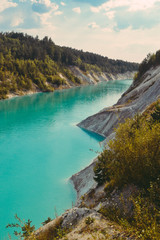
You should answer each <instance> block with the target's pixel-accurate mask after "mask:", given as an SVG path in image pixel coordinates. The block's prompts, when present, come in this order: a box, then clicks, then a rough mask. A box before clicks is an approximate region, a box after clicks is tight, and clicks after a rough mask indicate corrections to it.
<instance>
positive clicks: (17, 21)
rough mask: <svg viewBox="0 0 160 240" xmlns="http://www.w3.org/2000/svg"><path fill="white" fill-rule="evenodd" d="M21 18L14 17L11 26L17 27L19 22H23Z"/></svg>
mask: <svg viewBox="0 0 160 240" xmlns="http://www.w3.org/2000/svg"><path fill="white" fill-rule="evenodd" d="M23 21H24V20H23V18H22V17H15V18H14V19H13V20H12V22H11V27H17V26H19V25H20V24H21V23H23Z"/></svg>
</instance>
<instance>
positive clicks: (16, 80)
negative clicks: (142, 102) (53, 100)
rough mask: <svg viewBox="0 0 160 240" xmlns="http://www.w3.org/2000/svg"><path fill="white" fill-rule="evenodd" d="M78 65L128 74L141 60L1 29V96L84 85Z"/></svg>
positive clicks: (85, 68) (82, 71)
mask: <svg viewBox="0 0 160 240" xmlns="http://www.w3.org/2000/svg"><path fill="white" fill-rule="evenodd" d="M73 67H74V68H73ZM75 69H76V70H77V69H78V70H79V71H80V73H83V74H82V76H85V75H86V74H87V73H88V71H90V72H94V73H98V74H100V73H102V72H103V73H107V74H124V73H126V72H134V71H137V69H138V64H137V63H130V62H126V61H122V60H113V59H109V58H107V57H103V56H100V55H98V54H93V53H89V52H83V51H82V50H81V51H79V50H76V49H72V48H68V47H60V46H57V45H55V43H54V42H53V41H52V39H51V38H48V37H44V38H43V39H42V40H39V38H38V37H35V38H34V37H32V36H29V35H27V34H23V33H15V32H10V33H0V99H4V98H7V96H8V95H9V94H18V95H20V94H24V92H28V91H32V92H36V91H53V90H54V89H57V88H65V87H69V86H75V85H80V84H82V83H83V80H82V77H81V78H79V75H77V74H76V71H75ZM93 78H94V77H93Z"/></svg>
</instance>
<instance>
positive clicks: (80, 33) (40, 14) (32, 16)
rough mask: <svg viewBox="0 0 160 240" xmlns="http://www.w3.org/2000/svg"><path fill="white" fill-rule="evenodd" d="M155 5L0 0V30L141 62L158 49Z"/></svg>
mask: <svg viewBox="0 0 160 240" xmlns="http://www.w3.org/2000/svg"><path fill="white" fill-rule="evenodd" d="M159 13H160V0H1V1H0V31H17V32H25V33H28V34H31V35H33V36H36V35H38V36H39V38H43V37H44V36H49V37H51V38H52V40H53V41H54V42H55V43H56V44H58V45H61V46H62V45H63V46H70V47H73V48H77V49H83V50H84V51H91V52H95V53H99V54H101V55H104V56H108V57H110V58H115V59H123V60H128V61H137V62H140V61H142V60H143V58H144V57H145V56H146V55H147V54H148V53H149V52H151V53H152V52H155V51H156V50H158V49H159V48H160V44H159V42H160V41H159V40H160V16H159Z"/></svg>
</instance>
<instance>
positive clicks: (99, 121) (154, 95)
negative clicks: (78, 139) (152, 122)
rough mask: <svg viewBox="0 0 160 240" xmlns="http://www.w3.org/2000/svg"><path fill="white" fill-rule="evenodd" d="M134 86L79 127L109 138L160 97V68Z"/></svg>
mask: <svg viewBox="0 0 160 240" xmlns="http://www.w3.org/2000/svg"><path fill="white" fill-rule="evenodd" d="M134 84H135V83H133V85H132V86H131V87H130V88H129V89H128V91H127V92H126V93H124V94H123V95H122V97H121V98H120V100H119V101H118V102H117V103H116V104H115V105H114V106H112V107H108V108H104V109H103V110H102V111H100V112H99V113H97V114H95V115H93V116H91V117H88V118H87V119H85V120H83V121H82V122H81V123H79V124H78V126H79V127H81V128H84V129H87V130H89V131H92V132H95V133H98V134H100V135H102V136H105V137H108V136H109V135H110V134H111V133H112V132H113V129H114V128H115V127H116V126H117V125H118V123H120V122H123V121H124V119H126V118H129V117H133V116H134V115H135V114H136V113H141V112H143V111H144V110H145V108H146V107H147V106H148V105H149V104H151V103H152V102H154V101H156V100H157V99H158V98H159V97H160V66H158V67H156V68H152V69H150V70H149V71H147V72H146V73H145V74H144V76H143V78H142V79H141V81H140V83H139V84H136V86H135V85H134Z"/></svg>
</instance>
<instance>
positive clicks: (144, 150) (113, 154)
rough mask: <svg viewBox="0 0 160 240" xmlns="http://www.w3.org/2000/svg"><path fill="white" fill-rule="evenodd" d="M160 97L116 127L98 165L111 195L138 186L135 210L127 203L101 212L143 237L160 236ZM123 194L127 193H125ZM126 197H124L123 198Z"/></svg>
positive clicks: (97, 172) (97, 174) (99, 179)
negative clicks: (127, 211)
mask: <svg viewBox="0 0 160 240" xmlns="http://www.w3.org/2000/svg"><path fill="white" fill-rule="evenodd" d="M159 143H160V101H158V102H156V103H154V104H152V105H151V106H150V107H149V108H148V109H147V110H146V112H145V113H144V114H142V115H141V116H139V115H137V116H135V118H133V119H127V120H126V121H125V123H123V124H120V125H119V127H118V128H117V130H116V137H115V139H114V140H112V141H110V142H109V149H105V150H104V151H103V152H102V154H101V155H100V156H99V158H98V162H97V164H96V166H95V169H94V171H95V180H96V181H97V182H98V184H99V185H101V184H104V183H105V191H106V194H107V197H109V196H110V194H111V193H112V192H113V190H115V189H119V190H122V189H123V188H124V187H125V186H127V185H133V186H136V187H138V191H137V192H136V194H135V195H134V194H133V196H130V199H129V201H131V203H132V214H125V213H126V211H125V207H126V205H125V204H124V206H123V207H122V208H123V210H122V209H120V208H119V206H112V207H111V209H109V208H102V209H101V212H102V213H103V214H104V215H105V216H107V217H109V218H110V219H112V220H114V221H118V222H119V223H121V224H123V225H125V226H126V227H127V228H128V229H132V230H133V231H134V232H135V233H136V234H137V236H138V237H139V238H140V239H147V240H153V239H156V240H158V239H160V144H159ZM122 198H123V196H122ZM122 201H123V199H122Z"/></svg>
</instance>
